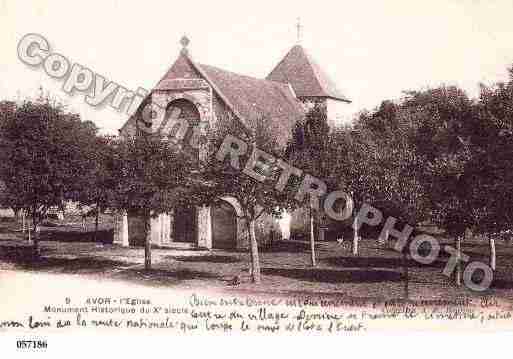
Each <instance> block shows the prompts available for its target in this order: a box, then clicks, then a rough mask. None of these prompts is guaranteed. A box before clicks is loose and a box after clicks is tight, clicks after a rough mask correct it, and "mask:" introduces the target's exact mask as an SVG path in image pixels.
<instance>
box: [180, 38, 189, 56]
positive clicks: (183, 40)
mask: <svg viewBox="0 0 513 359" xmlns="http://www.w3.org/2000/svg"><path fill="white" fill-rule="evenodd" d="M190 42H191V40H189V38H188V37H187V35H183V36H182V38H181V39H180V44H181V45H182V54H185V55H187V54H188V53H189V50H188V49H187V46H189V43H190Z"/></svg>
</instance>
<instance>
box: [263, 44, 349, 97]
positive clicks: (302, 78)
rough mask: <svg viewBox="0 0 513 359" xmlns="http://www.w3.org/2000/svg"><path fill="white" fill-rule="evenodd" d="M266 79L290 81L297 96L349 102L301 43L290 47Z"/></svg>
mask: <svg viewBox="0 0 513 359" xmlns="http://www.w3.org/2000/svg"><path fill="white" fill-rule="evenodd" d="M267 79H268V80H272V81H278V82H282V83H290V84H291V86H292V88H293V89H294V92H295V93H296V95H297V96H298V97H329V98H333V99H336V100H340V101H344V102H351V101H350V100H349V99H348V98H347V97H346V96H344V94H342V92H341V91H340V90H339V89H338V88H337V86H336V85H335V83H334V82H333V81H332V80H331V79H330V78H329V76H328V75H327V74H326V73H325V72H324V71H323V70H322V69H321V67H320V66H319V65H318V64H317V63H316V62H315V61H314V60H313V59H312V57H311V56H310V55H309V54H308V53H307V52H306V51H305V49H304V48H303V47H302V46H301V45H296V46H294V47H293V48H292V49H290V51H289V52H288V53H287V55H285V57H284V58H283V60H281V61H280V62H279V63H278V65H276V67H275V68H274V69H273V70H272V71H271V73H270V74H269V75H268V76H267Z"/></svg>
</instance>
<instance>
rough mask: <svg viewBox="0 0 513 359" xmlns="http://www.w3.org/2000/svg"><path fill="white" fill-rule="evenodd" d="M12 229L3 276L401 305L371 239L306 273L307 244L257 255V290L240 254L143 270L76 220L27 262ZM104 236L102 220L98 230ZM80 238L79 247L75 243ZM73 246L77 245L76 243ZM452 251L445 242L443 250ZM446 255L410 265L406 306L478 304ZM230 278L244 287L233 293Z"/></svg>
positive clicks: (390, 265) (474, 244) (509, 289)
mask: <svg viewBox="0 0 513 359" xmlns="http://www.w3.org/2000/svg"><path fill="white" fill-rule="evenodd" d="M19 227H20V225H19V224H16V223H12V222H2V223H0V269H10V270H12V269H14V270H25V271H40V272H49V273H66V274H78V275H86V276H90V277H93V278H95V279H102V280H115V281H126V282H132V283H139V284H145V285H149V286H166V287H176V288H188V289H191V288H202V289H204V288H208V289H213V290H219V291H223V292H225V291H226V292H236V293H255V294H273V295H278V294H279V295H286V296H293V295H312V296H313V295H328V296H349V297H354V298H362V299H363V298H369V299H370V298H372V299H374V298H377V299H387V300H388V299H402V298H405V295H406V294H405V281H404V276H403V267H402V265H403V262H402V259H401V256H400V254H399V253H396V252H395V251H394V250H392V249H389V248H388V247H387V246H384V245H379V244H378V243H377V242H376V241H375V240H362V241H361V244H360V254H359V256H357V257H354V256H352V255H351V251H350V248H349V243H346V242H345V243H344V244H338V243H336V242H322V243H318V244H317V256H318V265H317V267H316V268H311V267H310V266H309V247H308V244H307V243H305V242H299V241H278V242H276V243H275V244H274V246H273V247H272V248H270V249H266V250H265V251H262V252H261V254H260V258H261V267H262V274H263V276H262V283H261V284H259V285H254V284H252V283H250V280H249V274H248V261H249V256H248V253H246V252H245V251H224V250H212V251H206V250H205V251H202V250H188V251H187V250H175V249H158V248H156V249H154V250H153V270H152V271H151V272H145V271H144V270H143V263H144V249H143V248H123V247H120V246H117V245H112V244H101V243H92V242H90V241H87V240H88V239H87V238H90V237H91V236H90V231H91V230H92V228H93V225H92V224H91V223H89V224H88V226H87V231H86V232H84V231H83V230H82V228H81V224H80V221H76V223H74V224H72V225H62V226H58V227H54V228H43V229H42V241H41V243H40V244H41V254H42V256H41V258H39V259H38V260H37V261H31V260H30V259H28V256H27V252H28V243H27V241H26V240H25V239H24V237H23V235H22V234H21V232H20V231H17V229H19ZM100 228H101V229H102V230H103V231H108V230H109V228H110V223H109V222H108V220H104V221H103V222H102V225H101V227H100ZM77 238H81V241H75V240H76V239H77ZM74 239H75V240H74ZM445 243H447V244H451V243H450V242H446V241H445V242H444V241H442V243H441V245H442V247H443V244H445ZM463 251H464V253H465V254H467V255H468V256H470V259H471V261H474V260H480V261H484V262H485V263H486V262H487V261H488V257H487V253H488V247H487V243H486V242H484V241H467V242H465V243H464V244H463ZM512 256H513V245H509V244H507V243H504V242H502V241H499V242H498V243H497V271H496V273H495V278H494V282H493V285H492V288H490V289H489V290H488V291H486V293H485V294H488V295H490V294H494V295H497V296H499V297H501V298H503V299H504V300H505V301H508V302H512V301H513V281H512V278H511V274H512V273H513V266H512V264H511V261H510V258H511V257H512ZM447 258H448V256H447V255H445V256H442V257H441V258H440V259H438V260H437V261H436V262H435V263H433V264H432V265H430V266H426V265H421V264H418V263H416V262H414V261H411V260H410V261H409V262H408V266H409V286H408V287H409V291H408V297H409V299H424V300H429V299H455V298H462V297H468V296H471V297H477V296H480V295H482V293H481V294H480V293H475V292H472V291H470V290H468V289H465V288H464V287H460V288H457V287H455V286H454V285H453V284H452V279H449V278H447V277H445V276H444V275H443V274H442V270H443V268H444V266H445V263H446V261H447ZM235 276H240V278H241V283H240V285H237V286H231V285H230V282H231V281H232V279H233V278H234V277H235Z"/></svg>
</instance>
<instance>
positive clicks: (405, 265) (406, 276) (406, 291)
mask: <svg viewBox="0 0 513 359" xmlns="http://www.w3.org/2000/svg"><path fill="white" fill-rule="evenodd" d="M406 251H407V249H406V248H404V249H403V270H404V298H405V299H406V300H408V299H409V297H410V287H409V282H410V272H409V267H408V253H407V252H406Z"/></svg>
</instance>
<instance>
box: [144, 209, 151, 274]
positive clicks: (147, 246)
mask: <svg viewBox="0 0 513 359" xmlns="http://www.w3.org/2000/svg"><path fill="white" fill-rule="evenodd" d="M144 228H145V230H146V238H145V241H144V269H145V270H147V271H149V270H151V217H150V216H149V215H146V216H145V218H144Z"/></svg>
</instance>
